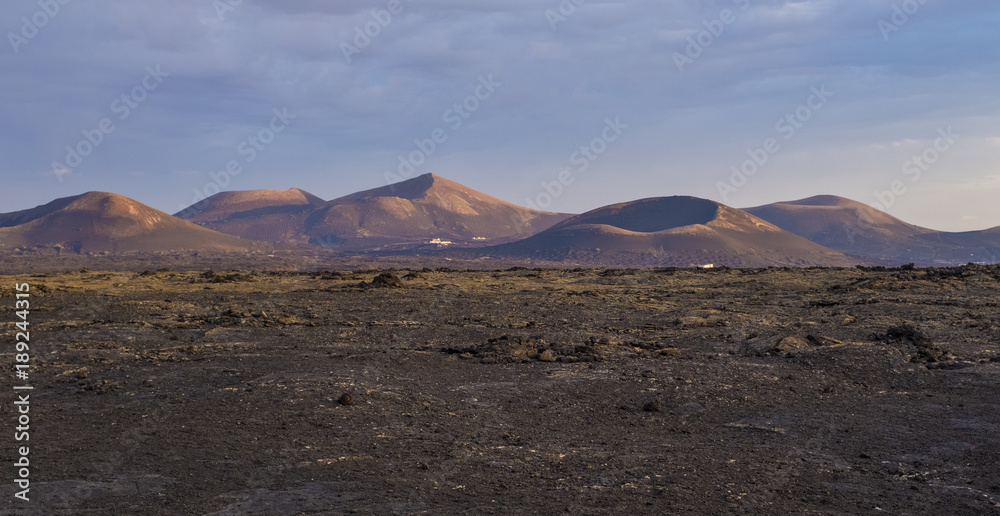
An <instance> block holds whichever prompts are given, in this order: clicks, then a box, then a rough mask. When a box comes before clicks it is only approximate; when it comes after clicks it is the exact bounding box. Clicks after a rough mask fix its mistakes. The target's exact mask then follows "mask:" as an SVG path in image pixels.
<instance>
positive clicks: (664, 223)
mask: <svg viewBox="0 0 1000 516" xmlns="http://www.w3.org/2000/svg"><path fill="white" fill-rule="evenodd" d="M480 251H481V254H484V255H497V256H508V257H518V258H535V259H542V260H552V261H563V260H569V261H577V262H582V263H602V264H609V265H640V266H641V265H653V266H677V267H689V266H703V265H708V264H713V265H717V266H721V265H726V266H732V267H766V266H772V265H773V266H811V265H822V266H852V265H855V264H857V263H859V260H857V259H853V258H850V257H847V256H845V255H844V254H842V253H839V252H836V251H833V250H831V249H827V248H825V247H823V246H820V245H818V244H816V243H813V242H810V241H809V240H806V239H804V238H802V237H800V236H797V235H794V234H792V233H790V232H788V231H785V230H782V229H780V228H778V227H776V226H774V225H773V224H771V223H768V222H766V221H764V220H762V219H760V218H757V217H755V216H753V215H751V214H749V213H746V212H743V211H741V210H737V209H735V208H730V207H728V206H725V205H722V204H719V203H716V202H713V201H709V200H705V199H699V198H695V197H656V198H650V199H642V200H638V201H632V202H626V203H620V204H613V205H610V206H605V207H603V208H598V209H596V210H593V211H589V212H587V213H584V214H582V215H577V216H575V217H571V218H569V219H567V220H564V221H562V222H560V223H559V224H556V225H554V226H552V227H551V228H549V229H547V230H545V231H542V232H541V233H539V234H537V235H535V236H533V237H530V238H527V239H525V240H522V241H519V242H514V243H511V244H506V245H500V246H495V247H490V248H487V249H483V250H480Z"/></svg>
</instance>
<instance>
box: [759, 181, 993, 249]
mask: <svg viewBox="0 0 1000 516" xmlns="http://www.w3.org/2000/svg"><path fill="white" fill-rule="evenodd" d="M745 211H747V212H749V213H752V214H754V215H756V216H758V217H760V218H762V219H764V220H766V221H768V222H771V223H772V224H774V225H776V226H778V227H780V228H782V229H786V230H788V231H791V232H792V233H795V234H796V235H799V236H802V237H804V238H807V239H809V240H811V241H813V242H816V243H818V244H820V245H823V246H826V247H829V248H831V249H835V250H837V251H841V252H843V253H847V254H852V255H857V256H864V257H868V258H872V259H876V260H879V261H884V262H887V263H889V264H903V263H910V262H913V263H917V264H918V265H961V264H965V263H969V262H977V261H990V262H996V261H997V260H998V259H1000V228H995V229H992V230H986V231H970V232H965V233H949V232H944V231H936V230H933V229H928V228H924V227H920V226H915V225H913V224H908V223H906V222H903V221H902V220H899V219H897V218H896V217H893V216H891V215H889V214H887V213H885V212H882V211H879V210H876V209H875V208H872V207H870V206H868V205H866V204H863V203H860V202H857V201H852V200H850V199H845V198H843V197H836V196H832V195H821V196H816V197H810V198H808V199H801V200H798V201H786V202H778V203H774V204H768V205H765V206H757V207H754V208H746V210H745Z"/></svg>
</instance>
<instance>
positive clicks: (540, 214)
mask: <svg viewBox="0 0 1000 516" xmlns="http://www.w3.org/2000/svg"><path fill="white" fill-rule="evenodd" d="M568 216H569V215H566V214H559V213H549V212H544V211H538V210H532V209H529V208H525V207H522V206H518V205H515V204H512V203H509V202H507V201H503V200H500V199H497V198H496V197H491V196H489V195H486V194H484V193H482V192H478V191H476V190H473V189H471V188H468V187H465V186H463V185H461V184H458V183H456V182H454V181H450V180H448V179H445V178H443V177H439V176H436V175H433V174H424V175H422V176H418V177H415V178H413V179H409V180H406V181H402V182H400V183H396V184H392V185H389V186H383V187H381V188H375V189H372V190H366V191H363V192H358V193H355V194H351V195H347V196H344V197H340V198H338V199H334V200H332V201H330V202H328V203H326V204H325V205H323V206H322V207H320V208H318V209H317V210H316V211H315V212H313V213H312V214H311V215H310V216H309V218H308V220H307V221H306V227H305V230H306V233H307V234H308V235H309V237H310V240H311V241H312V242H318V243H327V244H340V245H346V246H362V247H377V246H384V245H400V244H406V245H413V244H422V243H427V242H429V241H431V240H433V239H441V240H444V241H452V242H454V243H456V244H487V243H497V242H506V241H512V240H517V239H519V238H524V237H527V236H530V235H533V234H535V233H537V232H539V231H541V230H543V229H546V228H548V227H550V226H552V225H553V224H556V223H557V222H559V221H561V220H564V219H565V218H566V217H568Z"/></svg>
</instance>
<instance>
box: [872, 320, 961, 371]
mask: <svg viewBox="0 0 1000 516" xmlns="http://www.w3.org/2000/svg"><path fill="white" fill-rule="evenodd" d="M882 340H884V341H885V342H887V343H888V344H890V345H892V346H894V347H896V348H897V349H899V352H900V353H902V354H903V358H904V359H906V360H907V361H909V362H921V363H928V362H938V361H943V360H948V358H949V353H948V350H947V349H945V348H943V347H941V346H940V345H938V344H937V343H936V342H934V340H933V339H931V337H930V336H929V335H927V334H926V333H924V332H923V331H922V330H920V329H918V328H916V327H913V326H910V325H908V324H903V325H900V326H894V327H892V328H889V330H888V331H886V334H885V336H884V337H883V338H882Z"/></svg>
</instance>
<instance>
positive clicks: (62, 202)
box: [0, 192, 261, 253]
mask: <svg viewBox="0 0 1000 516" xmlns="http://www.w3.org/2000/svg"><path fill="white" fill-rule="evenodd" d="M0 237H2V238H0V243H2V244H3V247H7V248H10V247H18V246H27V247H30V246H56V245H61V246H63V248H65V249H67V250H71V251H73V252H77V253H87V252H105V251H106V252H111V253H123V252H161V251H162V252H167V251H185V250H196V251H226V252H229V251H242V252H245V251H250V250H255V249H259V248H261V244H260V243H259V242H252V241H248V240H244V239H242V238H237V237H234V236H231V235H226V234H222V233H218V232H216V231H211V230H209V229H206V228H203V227H200V226H196V225H194V224H192V223H190V222H186V221H184V220H181V219H179V218H177V217H174V216H172V215H169V214H167V213H164V212H162V211H159V210H156V209H153V208H151V207H149V206H146V205H145V204H142V203H139V202H137V201H134V200H132V199H129V198H128V197H125V196H123V195H118V194H113V193H107V192H88V193H85V194H82V195H77V196H74V197H65V198H62V199H56V200H54V201H52V202H50V203H48V204H45V205H42V206H38V207H36V208H32V209H29V210H23V211H19V212H14V213H6V214H2V215H0Z"/></svg>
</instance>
